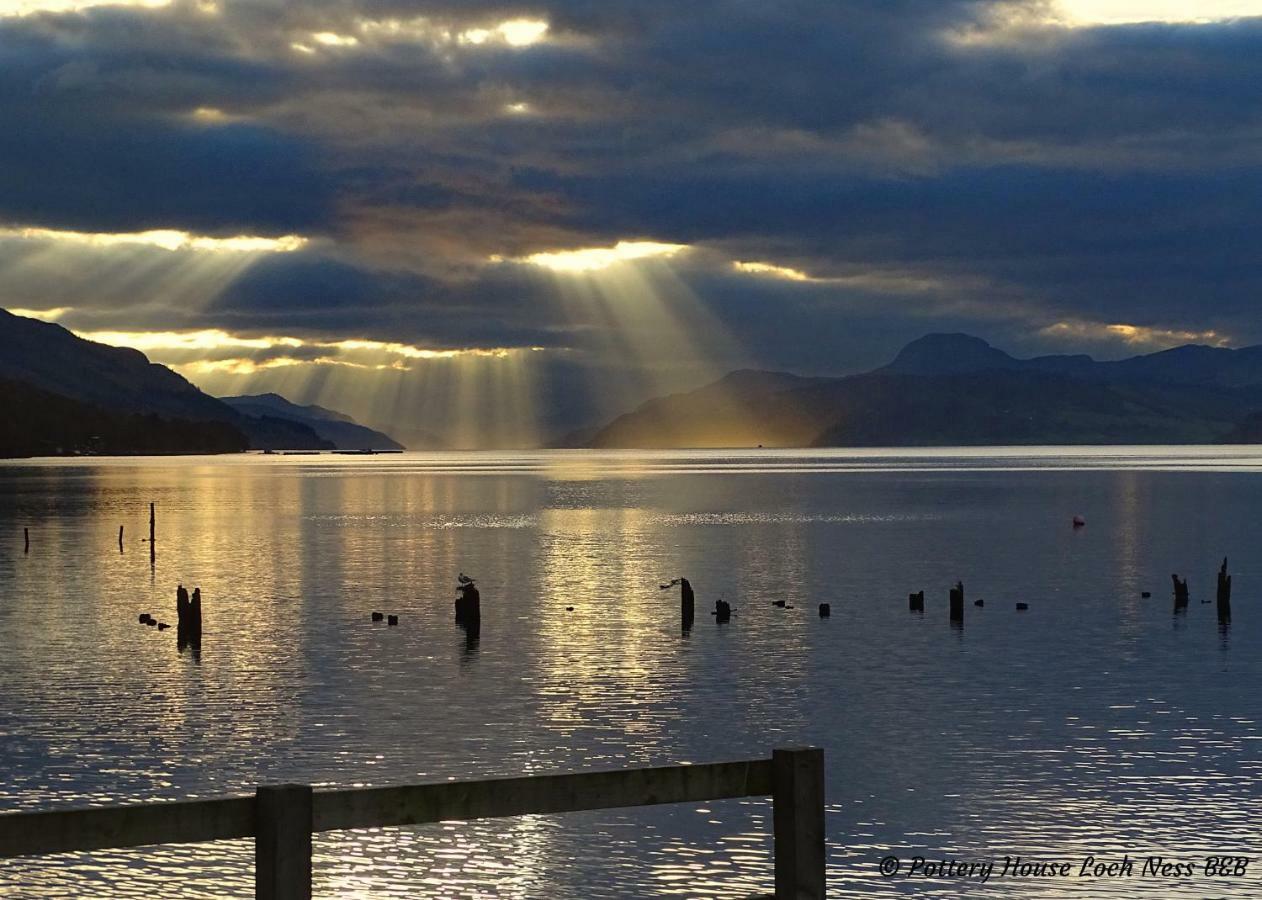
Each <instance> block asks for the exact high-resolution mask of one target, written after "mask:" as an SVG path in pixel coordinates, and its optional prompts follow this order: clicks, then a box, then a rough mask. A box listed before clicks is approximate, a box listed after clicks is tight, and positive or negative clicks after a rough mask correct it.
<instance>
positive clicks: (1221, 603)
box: [1218, 556, 1231, 622]
mask: <svg viewBox="0 0 1262 900" xmlns="http://www.w3.org/2000/svg"><path fill="white" fill-rule="evenodd" d="M1218 620H1219V621H1220V622H1230V621H1231V576H1230V575H1228V574H1227V557H1225V556H1224V557H1223V567H1222V568H1221V569H1219V570H1218Z"/></svg>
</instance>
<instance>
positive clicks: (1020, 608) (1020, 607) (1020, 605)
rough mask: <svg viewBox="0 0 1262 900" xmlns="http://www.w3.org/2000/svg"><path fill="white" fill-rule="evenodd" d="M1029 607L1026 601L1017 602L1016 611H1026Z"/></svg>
mask: <svg viewBox="0 0 1262 900" xmlns="http://www.w3.org/2000/svg"><path fill="white" fill-rule="evenodd" d="M1029 608H1030V604H1028V603H1018V604H1017V612H1025V611H1026V610H1027V609H1029Z"/></svg>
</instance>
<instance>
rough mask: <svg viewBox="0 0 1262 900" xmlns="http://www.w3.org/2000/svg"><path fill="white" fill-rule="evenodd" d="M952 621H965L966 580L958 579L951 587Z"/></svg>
mask: <svg viewBox="0 0 1262 900" xmlns="http://www.w3.org/2000/svg"><path fill="white" fill-rule="evenodd" d="M951 621H952V622H963V621H964V582H962V581H957V582H956V583H955V587H953V588H951Z"/></svg>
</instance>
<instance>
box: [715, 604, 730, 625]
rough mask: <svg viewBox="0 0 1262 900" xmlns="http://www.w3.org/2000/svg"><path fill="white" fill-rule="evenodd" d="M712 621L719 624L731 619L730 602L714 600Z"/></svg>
mask: <svg viewBox="0 0 1262 900" xmlns="http://www.w3.org/2000/svg"><path fill="white" fill-rule="evenodd" d="M714 621H715V622H717V623H719V624H722V623H723V622H730V621H732V604H730V603H728V602H727V601H726V600H715V601H714Z"/></svg>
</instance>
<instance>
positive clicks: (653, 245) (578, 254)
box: [491, 241, 689, 273]
mask: <svg viewBox="0 0 1262 900" xmlns="http://www.w3.org/2000/svg"><path fill="white" fill-rule="evenodd" d="M687 249H689V247H688V245H687V244H663V243H659V242H657V241H618V243H616V244H615V245H614V246H612V247H584V248H582V249H579V250H555V251H549V252H544V253H532V254H530V255H529V256H525V257H521V258H520V259H506V258H505V257H502V256H492V257H491V262H497V263H498V262H518V263H520V262H524V263H529V264H530V265H532V266H539V267H541V268H544V269H551V270H552V271H554V272H575V273H585V272H597V271H600V270H601V269H607V268H609V267H610V266H613V265H617V264H618V263H624V262H630V261H632V260H645V259H654V258H659V259H669V258H670V257H672V256H674V255H675V254H677V253H679V252H681V251H683V250H687Z"/></svg>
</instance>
